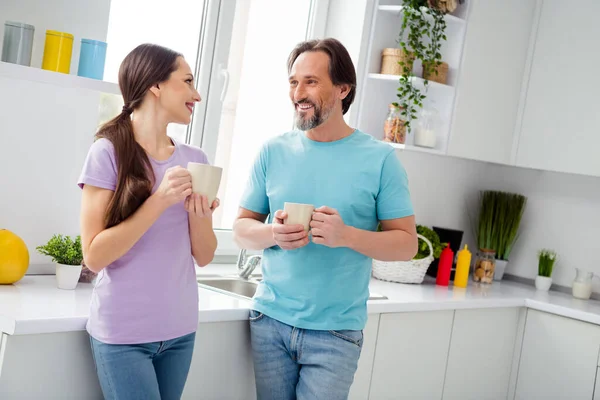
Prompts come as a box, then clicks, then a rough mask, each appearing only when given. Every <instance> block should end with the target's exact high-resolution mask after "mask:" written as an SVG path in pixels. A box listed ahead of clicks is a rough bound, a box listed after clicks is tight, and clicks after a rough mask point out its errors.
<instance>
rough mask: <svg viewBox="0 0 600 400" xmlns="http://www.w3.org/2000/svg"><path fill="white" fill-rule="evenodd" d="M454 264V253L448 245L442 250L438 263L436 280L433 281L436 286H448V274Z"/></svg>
mask: <svg viewBox="0 0 600 400" xmlns="http://www.w3.org/2000/svg"><path fill="white" fill-rule="evenodd" d="M453 262H454V252H453V251H452V249H451V248H450V243H448V245H447V246H446V248H445V249H444V250H442V255H440V262H439V263H438V273H437V279H436V280H435V284H436V285H440V286H448V282H449V281H450V272H451V271H452V264H453Z"/></svg>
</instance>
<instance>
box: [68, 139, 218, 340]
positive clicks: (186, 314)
mask: <svg viewBox="0 0 600 400" xmlns="http://www.w3.org/2000/svg"><path fill="white" fill-rule="evenodd" d="M173 143H174V144H175V151H174V152H173V154H172V155H171V157H169V159H168V160H165V161H157V160H153V159H152V158H150V161H151V163H152V168H153V169H154V175H155V179H156V180H155V184H154V188H153V189H152V193H154V191H156V189H157V188H158V186H159V185H160V183H161V181H162V179H163V176H164V174H165V171H166V170H167V169H168V168H170V167H174V166H177V165H179V166H182V167H184V168H185V167H186V166H187V163H188V162H189V161H193V162H199V163H208V161H207V158H206V155H205V154H204V152H203V151H202V150H201V149H199V148H197V147H192V146H188V145H185V144H181V143H177V142H175V140H173ZM116 183H117V162H116V159H115V153H114V148H113V145H112V143H111V142H110V141H109V140H107V139H99V140H97V141H96V142H94V144H93V145H92V146H91V148H90V150H89V153H88V155H87V158H86V160H85V164H84V166H83V170H82V172H81V176H80V178H79V181H78V185H79V186H80V187H81V188H83V186H84V185H90V186H97V187H100V188H103V189H109V190H113V191H114V190H115V188H116ZM197 325H198V285H197V282H196V273H195V270H194V261H193V258H192V250H191V243H190V233H189V226H188V213H187V211H186V210H185V208H184V205H183V202H181V203H179V204H176V205H174V206H171V207H169V208H168V209H167V210H165V212H163V214H162V215H161V216H160V217H159V218H158V220H157V221H156V222H155V223H154V224H153V225H152V226H151V227H150V229H148V231H147V232H146V233H145V234H144V235H143V236H142V237H141V239H140V240H139V241H138V242H137V243H136V244H135V245H134V246H133V247H132V248H131V249H130V250H129V251H128V252H127V253H126V254H125V255H124V256H123V257H121V258H119V259H118V260H116V261H115V262H113V263H112V264H110V265H109V266H107V267H106V268H104V269H103V270H102V271H101V272H100V273H99V274H98V277H97V279H96V285H95V287H94V291H93V294H92V301H91V306H90V317H89V320H88V322H87V326H86V329H87V331H88V332H89V334H90V335H91V336H92V337H94V338H95V339H97V340H99V341H101V342H105V343H111V344H134V343H148V342H157V341H164V340H169V339H174V338H177V337H180V336H183V335H187V334H189V333H192V332H195V331H196V327H197Z"/></svg>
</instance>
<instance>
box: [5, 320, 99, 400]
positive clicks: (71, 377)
mask: <svg viewBox="0 0 600 400" xmlns="http://www.w3.org/2000/svg"><path fill="white" fill-rule="evenodd" d="M0 335H2V336H3V339H1V340H0V342H1V344H0V399H7V400H8V399H10V400H20V399H85V400H94V399H102V391H101V390H100V385H99V383H98V378H97V375H96V370H95V367H94V360H93V357H92V350H91V347H90V339H89V336H88V334H87V333H86V332H84V331H78V332H63V333H47V334H40V335H14V336H13V335H6V334H3V333H0Z"/></svg>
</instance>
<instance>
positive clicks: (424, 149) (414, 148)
mask: <svg viewBox="0 0 600 400" xmlns="http://www.w3.org/2000/svg"><path fill="white" fill-rule="evenodd" d="M384 143H386V144H389V145H390V146H392V147H393V148H395V149H397V150H408V151H416V152H420V153H429V154H438V155H444V154H446V153H445V152H444V151H442V150H439V149H431V148H428V147H419V146H414V145H411V144H401V143H390V142H384Z"/></svg>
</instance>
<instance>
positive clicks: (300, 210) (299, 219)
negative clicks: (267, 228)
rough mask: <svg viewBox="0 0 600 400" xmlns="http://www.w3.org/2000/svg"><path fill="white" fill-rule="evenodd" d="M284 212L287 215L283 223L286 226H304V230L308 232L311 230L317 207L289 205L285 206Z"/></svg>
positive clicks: (286, 203) (299, 204)
mask: <svg viewBox="0 0 600 400" xmlns="http://www.w3.org/2000/svg"><path fill="white" fill-rule="evenodd" d="M283 211H285V212H286V213H287V218H286V219H285V221H284V222H283V223H284V224H286V225H296V224H298V225H302V226H304V230H305V231H306V232H308V230H309V229H310V221H311V219H312V214H313V211H315V206H313V205H312V204H301V203H288V202H285V203H284V204H283Z"/></svg>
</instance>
